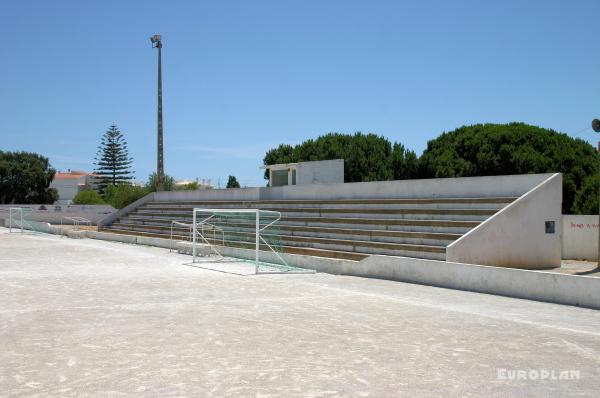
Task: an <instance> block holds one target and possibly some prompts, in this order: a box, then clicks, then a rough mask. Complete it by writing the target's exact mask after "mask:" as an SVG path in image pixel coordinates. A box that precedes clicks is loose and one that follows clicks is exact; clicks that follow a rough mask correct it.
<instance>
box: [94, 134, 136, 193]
mask: <svg viewBox="0 0 600 398" xmlns="http://www.w3.org/2000/svg"><path fill="white" fill-rule="evenodd" d="M132 160H133V159H132V158H130V157H129V151H128V150H127V142H126V141H125V137H124V136H123V134H122V133H121V132H120V131H119V129H118V128H117V126H115V125H114V124H113V125H112V126H110V127H109V129H108V130H107V131H106V132H105V133H104V134H103V135H102V138H101V141H100V145H99V146H98V152H97V154H96V158H95V161H96V162H95V165H96V169H95V170H94V172H95V174H96V175H98V176H99V177H100V180H101V181H100V182H99V183H98V188H99V190H100V191H101V192H104V191H105V190H106V186H107V185H109V184H110V185H119V184H122V183H127V182H129V181H130V180H132V179H133V171H132V170H131V163H132Z"/></svg>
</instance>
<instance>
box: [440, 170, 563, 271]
mask: <svg viewBox="0 0 600 398" xmlns="http://www.w3.org/2000/svg"><path fill="white" fill-rule="evenodd" d="M561 204H562V175H561V174H554V175H551V176H549V178H547V179H546V180H544V181H542V182H541V183H540V184H538V185H537V186H536V187H534V188H533V189H531V190H530V191H529V192H527V193H526V194H525V195H523V196H522V197H520V198H519V199H517V200H516V201H514V202H513V203H511V204H510V205H508V206H506V207H505V208H504V209H502V210H500V211H499V212H498V213H496V214H495V215H493V216H492V217H490V218H489V219H487V220H486V221H484V222H483V223H481V224H480V225H479V226H477V227H476V228H474V229H472V230H471V231H469V232H468V233H467V234H465V235H463V236H462V237H460V238H459V239H458V240H456V241H454V242H453V243H452V244H450V245H449V246H448V247H447V248H446V260H447V261H451V262H458V263H468V264H483V265H493V266H497V267H515V268H527V269H543V268H553V267H559V266H560V263H561V258H562V256H561V231H562V228H561V223H562V215H561ZM546 223H553V225H554V232H549V231H547V230H546Z"/></svg>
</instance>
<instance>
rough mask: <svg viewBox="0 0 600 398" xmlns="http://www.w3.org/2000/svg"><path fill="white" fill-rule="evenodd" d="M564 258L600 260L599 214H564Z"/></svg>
mask: <svg viewBox="0 0 600 398" xmlns="http://www.w3.org/2000/svg"><path fill="white" fill-rule="evenodd" d="M562 258H563V259H565V260H588V261H597V260H598V216H597V215H566V214H565V215H563V216H562Z"/></svg>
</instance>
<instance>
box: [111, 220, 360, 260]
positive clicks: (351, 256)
mask: <svg viewBox="0 0 600 398" xmlns="http://www.w3.org/2000/svg"><path fill="white" fill-rule="evenodd" d="M100 231H101V232H110V233H115V234H123V235H134V236H147V237H151V238H165V235H163V234H155V233H147V232H138V231H125V230H119V229H115V228H110V227H109V228H100ZM181 238H184V237H180V239H181ZM166 239H168V238H166ZM230 245H231V246H233V247H242V248H247V249H252V248H253V247H254V245H253V244H248V243H244V242H230ZM262 249H266V246H262V247H261V250H262ZM282 249H283V252H284V253H289V254H301V255H306V256H314V257H327V258H337V259H343V260H351V261H360V260H362V259H364V258H366V257H368V256H369V254H364V253H350V252H345V251H336V250H325V249H315V248H306V247H287V246H284V247H283V248H282Z"/></svg>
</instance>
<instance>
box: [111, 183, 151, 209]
mask: <svg viewBox="0 0 600 398" xmlns="http://www.w3.org/2000/svg"><path fill="white" fill-rule="evenodd" d="M148 193H149V192H148V190H147V189H146V188H144V187H138V186H135V185H130V184H119V185H109V186H107V187H106V194H105V198H104V199H105V201H106V203H108V204H109V205H111V206H112V207H114V208H115V209H122V208H123V207H125V206H127V205H129V204H131V203H133V202H135V201H136V200H138V199H140V198H142V197H144V196H146V195H147V194H148Z"/></svg>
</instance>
